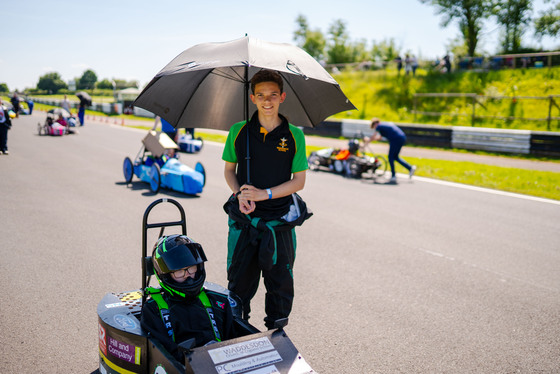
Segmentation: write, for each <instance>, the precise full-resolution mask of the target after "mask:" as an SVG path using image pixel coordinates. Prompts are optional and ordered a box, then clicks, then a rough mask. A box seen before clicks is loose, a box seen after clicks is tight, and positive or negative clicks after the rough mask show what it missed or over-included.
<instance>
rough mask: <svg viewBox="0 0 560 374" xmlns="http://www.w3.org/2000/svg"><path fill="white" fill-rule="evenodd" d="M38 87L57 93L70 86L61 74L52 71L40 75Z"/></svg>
mask: <svg viewBox="0 0 560 374" xmlns="http://www.w3.org/2000/svg"><path fill="white" fill-rule="evenodd" d="M37 88H38V89H40V90H44V91H48V92H50V93H53V94H55V93H57V92H58V91H59V90H61V89H63V88H68V85H67V84H66V83H65V82H64V81H63V80H62V78H61V77H60V74H58V73H56V72H52V73H47V74H45V75H43V76H42V77H39V83H37Z"/></svg>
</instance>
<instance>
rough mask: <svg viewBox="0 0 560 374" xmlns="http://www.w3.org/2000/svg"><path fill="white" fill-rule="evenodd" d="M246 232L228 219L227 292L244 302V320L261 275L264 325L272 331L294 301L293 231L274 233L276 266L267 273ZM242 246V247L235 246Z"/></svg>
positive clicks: (294, 238) (249, 309) (256, 246)
mask: <svg viewBox="0 0 560 374" xmlns="http://www.w3.org/2000/svg"><path fill="white" fill-rule="evenodd" d="M247 235H248V233H247V231H246V230H245V231H244V230H242V229H241V228H239V227H237V225H236V224H235V223H234V222H233V221H232V220H231V219H230V228H229V236H228V281H229V283H228V289H229V290H230V291H232V292H234V293H235V294H236V295H238V296H239V297H240V298H241V300H242V303H243V318H244V319H249V314H250V312H251V299H252V298H253V297H254V296H255V294H256V293H257V289H258V287H259V282H260V277H261V274H262V276H263V278H264V285H265V287H266V296H265V313H266V317H265V318H264V322H265V326H266V327H267V328H268V329H272V328H274V322H275V321H276V320H278V319H282V318H287V317H288V316H289V315H290V312H291V311H292V305H293V301H294V278H293V272H292V269H293V266H294V261H295V252H296V237H295V229H293V228H292V229H290V230H287V231H276V250H277V259H276V264H275V265H273V266H272V268H271V269H270V270H263V269H261V266H259V260H258V249H259V244H260V243H259V242H258V241H257V242H255V241H254V242H252V243H251V242H249V241H248V240H247ZM238 243H239V244H241V245H238Z"/></svg>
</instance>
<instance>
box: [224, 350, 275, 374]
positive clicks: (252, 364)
mask: <svg viewBox="0 0 560 374" xmlns="http://www.w3.org/2000/svg"><path fill="white" fill-rule="evenodd" d="M280 361H282V357H281V356H280V354H279V353H278V352H277V351H271V352H266V353H263V354H260V355H257V356H251V357H247V358H242V359H241V360H237V361H231V362H227V363H225V364H221V365H216V366H215V368H216V372H217V373H218V374H236V373H242V372H243V373H244V372H246V371H247V370H252V369H259V368H263V367H264V366H270V365H271V364H274V363H276V362H280ZM264 372H265V373H271V372H272V373H274V371H264ZM276 372H278V371H276ZM251 373H252V372H251ZM259 373H260V372H259Z"/></svg>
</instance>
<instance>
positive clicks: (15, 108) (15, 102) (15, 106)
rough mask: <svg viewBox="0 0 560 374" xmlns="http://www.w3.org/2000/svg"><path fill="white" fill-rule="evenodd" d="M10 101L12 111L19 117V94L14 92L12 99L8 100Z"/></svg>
mask: <svg viewBox="0 0 560 374" xmlns="http://www.w3.org/2000/svg"><path fill="white" fill-rule="evenodd" d="M10 102H11V103H12V106H13V111H14V113H15V114H16V118H18V117H19V111H20V109H21V108H20V105H19V96H18V94H17V92H14V96H12V99H11V100H10Z"/></svg>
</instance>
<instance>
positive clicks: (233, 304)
mask: <svg viewBox="0 0 560 374" xmlns="http://www.w3.org/2000/svg"><path fill="white" fill-rule="evenodd" d="M228 300H229V305H231V307H232V308H235V307H236V306H237V301H235V299H233V298H231V297H229V296H228Z"/></svg>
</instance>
